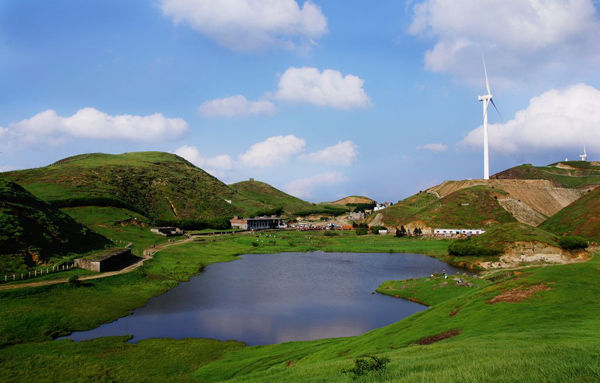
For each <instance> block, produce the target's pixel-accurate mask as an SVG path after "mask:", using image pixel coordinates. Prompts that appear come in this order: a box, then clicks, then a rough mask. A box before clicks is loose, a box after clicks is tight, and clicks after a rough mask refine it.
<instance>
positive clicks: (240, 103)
mask: <svg viewBox="0 0 600 383" xmlns="http://www.w3.org/2000/svg"><path fill="white" fill-rule="evenodd" d="M198 111H199V112H200V114H202V115H204V116H216V117H236V116H240V117H243V116H252V115H266V116H270V115H272V114H273V113H275V105H273V103H272V102H271V101H250V100H248V99H247V98H246V97H244V96H242V95H241V94H238V95H235V96H231V97H226V98H217V99H214V100H210V101H206V102H204V103H203V104H202V105H200V107H199V108H198Z"/></svg>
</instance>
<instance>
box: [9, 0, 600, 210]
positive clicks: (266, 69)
mask: <svg viewBox="0 0 600 383" xmlns="http://www.w3.org/2000/svg"><path fill="white" fill-rule="evenodd" d="M480 3H483V2H480V1H477V0H468V1H463V2H460V3H456V2H453V1H450V0H423V1H407V2H403V1H378V2H377V3H373V2H367V1H358V0H350V1H319V0H314V1H313V2H306V3H305V2H303V1H294V0H262V1H258V0H219V1H217V0H160V1H159V0H157V1H148V2H143V1H123V0H120V1H107V0H102V1H95V0H89V1H85V2H82V1H75V0H72V1H65V0H58V1H52V2H49V1H27V0H24V1H1V2H0V57H1V60H0V84H1V85H2V89H3V92H1V93H0V151H1V152H2V153H1V154H0V171H2V170H10V169H21V168H29V167H37V166H44V165H47V164H49V163H52V162H54V161H56V160H58V159H60V158H63V157H66V156H70V155H74V154H79V153H86V152H107V153H122V152H129V151H141V150H161V151H168V152H175V153H178V154H180V155H183V156H185V157H186V158H187V159H188V160H190V161H192V162H194V163H196V164H197V165H198V166H200V167H202V168H203V169H205V170H208V171H210V172H211V173H212V174H214V175H215V176H217V177H218V178H220V179H222V180H223V181H225V182H228V183H230V182H235V181H239V180H243V179H247V178H248V177H254V178H256V179H260V180H263V181H265V182H268V183H271V184H272V185H274V186H276V187H278V188H281V189H283V190H286V191H288V192H291V193H293V194H295V195H298V196H300V197H302V198H306V199H309V200H311V201H325V200H333V199H336V198H338V197H341V196H344V195H348V194H366V195H369V196H371V197H373V198H375V199H377V200H380V201H383V200H392V201H396V200H398V199H402V198H404V197H406V196H408V195H410V194H413V193H415V192H417V191H419V190H422V189H425V188H427V187H430V186H433V185H435V184H437V183H439V182H441V181H443V180H446V179H468V178H480V177H481V176H482V149H481V144H480V134H481V132H480V129H479V130H478V127H479V126H480V125H481V120H482V116H481V105H480V103H479V102H478V101H477V96H478V95H479V94H482V93H483V91H484V90H483V70H482V65H481V54H482V53H483V54H485V57H486V61H487V63H488V70H489V73H490V80H491V82H492V88H493V93H494V98H495V100H496V104H497V105H498V107H499V108H500V110H501V112H502V114H503V117H504V119H503V120H500V119H499V118H498V117H497V115H495V114H493V113H492V114H491V116H490V123H492V125H491V126H490V145H491V170H492V173H493V172H496V171H500V170H503V169H505V168H507V167H510V166H514V165H516V164H519V163H523V162H526V163H535V164H547V163H551V162H555V161H559V160H563V159H564V157H565V156H568V157H570V158H571V159H575V158H576V157H577V155H578V154H579V153H580V152H581V151H582V146H583V144H584V143H586V144H587V149H588V153H589V154H590V158H591V159H596V158H597V156H596V155H595V152H597V151H599V150H600V91H598V89H597V88H598V87H599V86H600V81H599V80H600V79H599V77H598V74H597V73H598V72H597V69H596V68H598V64H600V49H599V48H600V43H599V42H597V41H595V39H594V38H593V36H598V32H600V22H599V21H598V20H599V17H598V16H599V15H598V9H597V5H598V4H597V2H594V1H592V0H551V1H550V0H549V1H547V2H545V4H542V5H540V4H538V2H536V1H533V0H530V1H529V0H528V1H523V0H505V1H496V0H490V1H489V2H487V4H485V5H483V6H482V5H481V4H480ZM374 4H376V5H374ZM544 7H546V8H544ZM478 23H481V25H479V24H478ZM234 101H235V102H234ZM201 106H202V107H201Z"/></svg>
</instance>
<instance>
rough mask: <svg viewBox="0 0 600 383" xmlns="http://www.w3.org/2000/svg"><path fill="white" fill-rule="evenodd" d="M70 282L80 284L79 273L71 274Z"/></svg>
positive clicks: (75, 284)
mask: <svg viewBox="0 0 600 383" xmlns="http://www.w3.org/2000/svg"><path fill="white" fill-rule="evenodd" d="M69 284H70V285H74V286H78V285H79V275H71V276H70V277H69Z"/></svg>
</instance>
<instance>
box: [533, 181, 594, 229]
mask: <svg viewBox="0 0 600 383" xmlns="http://www.w3.org/2000/svg"><path fill="white" fill-rule="evenodd" d="M540 227H541V228H543V229H545V230H548V231H551V232H553V233H557V234H575V235H581V236H583V237H586V238H588V239H591V240H595V241H600V188H599V189H595V190H593V191H590V192H589V193H586V194H585V195H584V196H583V197H581V198H580V199H578V200H577V201H575V202H573V203H572V204H570V205H569V206H567V207H565V208H564V209H562V210H561V211H559V212H558V213H556V214H555V215H553V216H552V217H550V218H549V219H547V220H546V221H545V222H544V223H542V225H541V226H540Z"/></svg>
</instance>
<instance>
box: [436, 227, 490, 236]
mask: <svg viewBox="0 0 600 383" xmlns="http://www.w3.org/2000/svg"><path fill="white" fill-rule="evenodd" d="M483 233H485V230H481V229H433V235H434V236H436V237H455V236H457V235H464V236H467V237H470V236H473V235H481V234H483Z"/></svg>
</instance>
